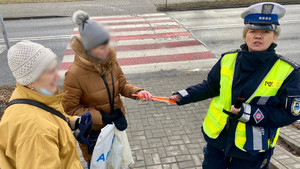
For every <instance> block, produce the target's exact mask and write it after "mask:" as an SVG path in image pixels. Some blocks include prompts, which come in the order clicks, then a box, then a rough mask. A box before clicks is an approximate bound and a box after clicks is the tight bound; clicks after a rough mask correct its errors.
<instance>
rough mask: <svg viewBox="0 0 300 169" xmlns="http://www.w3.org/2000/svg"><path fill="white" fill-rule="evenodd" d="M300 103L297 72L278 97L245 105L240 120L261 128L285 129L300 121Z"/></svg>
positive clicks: (262, 98)
mask: <svg viewBox="0 0 300 169" xmlns="http://www.w3.org/2000/svg"><path fill="white" fill-rule="evenodd" d="M297 100H299V102H300V74H299V71H298V70H297V71H295V72H293V73H292V74H291V78H290V79H289V80H288V81H287V83H286V84H283V86H282V88H281V89H280V90H279V92H278V94H277V95H276V96H272V97H255V98H254V99H253V100H252V101H251V103H250V104H243V106H242V109H241V112H240V114H239V117H238V119H239V120H240V121H242V122H245V123H247V124H250V125H255V126H260V127H283V126H286V125H289V124H292V123H293V122H295V121H296V120H299V119H300V116H299V114H300V113H299V110H297V107H295V103H296V102H297Z"/></svg>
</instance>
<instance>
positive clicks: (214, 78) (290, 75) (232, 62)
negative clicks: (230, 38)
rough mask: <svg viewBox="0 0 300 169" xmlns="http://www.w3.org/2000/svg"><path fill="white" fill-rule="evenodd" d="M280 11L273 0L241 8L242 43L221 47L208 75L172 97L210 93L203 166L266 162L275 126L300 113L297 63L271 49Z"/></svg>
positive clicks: (180, 99) (183, 100) (254, 166)
mask: <svg viewBox="0 0 300 169" xmlns="http://www.w3.org/2000/svg"><path fill="white" fill-rule="evenodd" d="M284 15H285V8H284V7H283V6H282V5H280V4H277V3H272V2H265V3H258V4H254V5H252V6H250V7H248V8H247V9H245V11H244V12H243V13H242V15H241V16H242V18H243V19H244V23H245V27H244V31H243V38H244V41H245V44H243V45H241V49H239V50H236V51H232V52H227V53H224V54H223V55H222V57H221V59H220V60H219V61H218V62H217V63H216V65H215V66H214V67H213V68H212V69H211V71H210V72H209V74H208V78H207V80H204V81H203V82H202V83H200V84H198V85H195V86H191V87H189V88H187V89H185V90H181V91H178V92H176V93H175V94H174V95H173V96H171V97H170V99H172V100H175V101H176V102H177V104H178V105H185V104H188V103H192V102H197V101H201V100H205V99H208V98H213V99H212V101H211V104H210V106H209V109H208V111H207V115H206V117H205V119H204V123H203V127H202V132H203V135H204V138H205V140H206V141H207V145H206V146H205V147H204V148H203V151H204V161H203V168H204V169H227V168H229V169H248V168H249V169H250V168H251V169H259V168H268V165H269V161H270V158H271V156H272V154H273V150H274V146H275V144H276V142H277V139H278V135H279V127H282V126H286V125H289V124H291V123H293V122H294V121H296V120H298V119H299V118H300V116H299V114H300V113H299V111H300V108H299V102H300V76H299V66H298V65H297V64H296V63H294V62H293V61H290V60H288V59H287V58H284V57H282V56H280V55H278V54H276V52H275V47H276V46H277V45H276V44H275V41H276V39H277V37H278V36H279V34H280V26H279V22H278V19H280V18H282V17H283V16H284Z"/></svg>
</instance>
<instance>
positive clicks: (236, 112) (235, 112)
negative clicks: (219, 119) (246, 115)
mask: <svg viewBox="0 0 300 169" xmlns="http://www.w3.org/2000/svg"><path fill="white" fill-rule="evenodd" d="M240 111H241V108H239V109H237V108H235V107H234V105H232V106H231V110H230V112H231V113H232V114H235V115H238V114H239V112H240Z"/></svg>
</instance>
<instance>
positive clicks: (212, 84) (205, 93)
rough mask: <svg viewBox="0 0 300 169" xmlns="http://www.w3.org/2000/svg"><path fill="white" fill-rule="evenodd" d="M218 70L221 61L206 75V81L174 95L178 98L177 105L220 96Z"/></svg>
mask: <svg viewBox="0 0 300 169" xmlns="http://www.w3.org/2000/svg"><path fill="white" fill-rule="evenodd" d="M220 70H221V59H220V60H219V61H218V62H217V63H216V64H215V65H214V67H213V68H212V69H211V71H210V72H209V73H208V77H207V80H204V81H203V82H202V83H200V84H197V85H195V86H191V87H188V88H187V89H184V90H180V91H178V92H176V93H175V94H178V95H179V96H180V102H178V103H177V104H178V105H184V104H188V103H192V102H197V101H202V100H205V99H208V98H212V97H215V96H218V95H219V94H220Z"/></svg>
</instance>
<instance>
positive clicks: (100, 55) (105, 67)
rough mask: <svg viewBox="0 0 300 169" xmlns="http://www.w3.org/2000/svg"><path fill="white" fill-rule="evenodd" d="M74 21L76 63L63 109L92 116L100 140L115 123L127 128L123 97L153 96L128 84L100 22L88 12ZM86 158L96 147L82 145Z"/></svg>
mask: <svg viewBox="0 0 300 169" xmlns="http://www.w3.org/2000/svg"><path fill="white" fill-rule="evenodd" d="M73 21H74V22H75V23H76V24H77V25H78V26H79V33H80V36H76V37H75V38H74V39H73V41H72V43H71V47H72V49H73V50H74V52H75V60H74V63H73V64H72V66H71V67H70V69H69V70H68V71H67V73H66V76H65V82H64V87H63V90H64V91H65V92H67V94H66V95H64V97H63V107H64V109H65V111H66V112H67V113H68V114H69V115H82V114H84V113H86V112H90V113H91V115H92V121H93V126H92V135H91V138H93V139H94V140H96V139H97V136H98V135H99V133H100V130H101V129H102V128H103V127H104V126H105V125H106V124H109V123H114V124H115V126H116V128H117V129H119V130H125V129H126V128H127V122H126V119H125V116H124V115H125V109H124V106H123V103H122V101H121V98H120V95H123V96H125V97H128V98H131V99H135V97H133V96H132V95H133V94H138V93H139V94H142V95H144V96H145V97H144V98H143V100H152V99H151V94H150V93H149V92H147V91H144V90H143V89H142V88H139V87H136V86H134V85H132V84H130V83H128V82H127V80H126V78H125V76H124V74H123V72H122V69H121V67H120V65H119V64H118V61H117V57H116V52H115V51H114V49H113V48H112V47H111V46H110V45H109V34H108V32H107V31H106V30H105V29H104V28H103V27H102V25H100V24H99V23H98V22H96V21H93V20H89V16H88V14H87V13H86V12H84V11H76V12H75V13H74V14H73ZM80 148H81V150H82V152H83V156H84V159H85V160H86V161H87V162H88V165H89V162H90V160H91V154H92V151H93V146H88V145H87V144H80Z"/></svg>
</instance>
